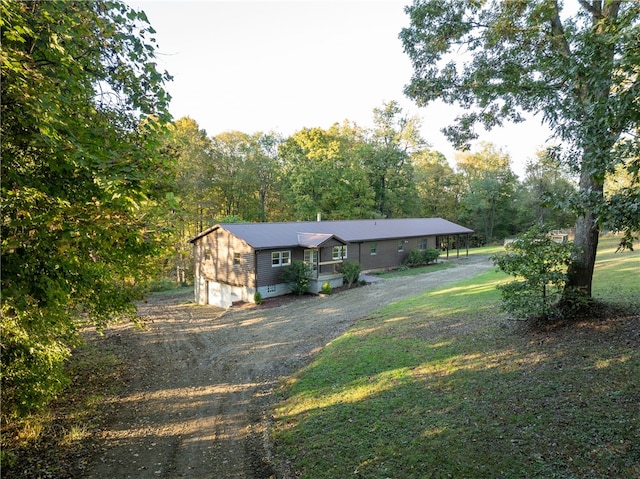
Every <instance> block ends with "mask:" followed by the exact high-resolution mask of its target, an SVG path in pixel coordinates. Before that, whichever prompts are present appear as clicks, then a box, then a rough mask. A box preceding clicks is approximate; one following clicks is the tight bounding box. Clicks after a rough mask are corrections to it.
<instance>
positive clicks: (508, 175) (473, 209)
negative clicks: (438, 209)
mask: <svg viewBox="0 0 640 479" xmlns="http://www.w3.org/2000/svg"><path fill="white" fill-rule="evenodd" d="M456 160H457V166H458V170H459V171H460V173H461V175H462V182H463V197H462V199H461V202H460V213H459V219H460V220H461V221H462V222H463V223H464V224H467V225H469V227H471V228H473V229H474V230H476V234H480V235H481V236H482V238H483V239H484V241H486V242H487V243H491V242H492V241H493V240H494V239H495V238H496V237H498V238H500V237H505V236H507V235H509V234H510V233H512V232H513V230H514V224H513V220H514V216H515V209H514V205H513V198H514V193H515V190H516V186H517V184H518V180H517V177H516V175H515V174H514V173H513V171H512V170H511V160H510V158H509V155H507V154H505V153H503V152H501V151H499V150H497V149H496V148H495V146H494V145H492V144H490V143H482V144H481V147H480V149H479V150H478V151H477V152H474V153H469V152H467V153H459V154H458V157H457V159H456Z"/></svg>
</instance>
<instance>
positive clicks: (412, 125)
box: [366, 101, 426, 218]
mask: <svg viewBox="0 0 640 479" xmlns="http://www.w3.org/2000/svg"><path fill="white" fill-rule="evenodd" d="M373 123H374V127H373V129H372V131H371V138H370V142H371V145H372V149H371V156H370V158H369V159H368V160H367V163H366V168H367V171H368V174H369V183H370V185H371V188H372V189H373V191H374V193H375V208H376V211H377V213H378V214H379V215H380V216H382V217H386V218H392V217H406V216H413V215H415V214H416V213H417V211H418V208H419V205H418V202H417V201H416V200H417V196H418V195H417V191H416V186H415V181H414V176H413V175H414V171H413V164H412V163H411V153H413V152H414V151H417V150H420V149H422V148H423V147H425V146H426V142H425V141H424V140H423V139H422V137H421V136H420V131H419V129H420V120H419V118H418V117H409V116H407V115H405V114H404V112H403V110H402V108H401V107H400V105H399V104H398V102H396V101H390V102H386V103H384V104H383V105H382V106H381V107H380V108H374V110H373Z"/></svg>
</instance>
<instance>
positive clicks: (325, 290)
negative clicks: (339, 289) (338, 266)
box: [320, 281, 333, 294]
mask: <svg viewBox="0 0 640 479" xmlns="http://www.w3.org/2000/svg"><path fill="white" fill-rule="evenodd" d="M320 291H321V292H322V294H331V293H332V292H333V288H332V287H331V285H330V284H329V281H325V282H324V284H323V285H322V289H321V290H320Z"/></svg>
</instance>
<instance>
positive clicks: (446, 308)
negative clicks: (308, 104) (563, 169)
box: [273, 239, 640, 479]
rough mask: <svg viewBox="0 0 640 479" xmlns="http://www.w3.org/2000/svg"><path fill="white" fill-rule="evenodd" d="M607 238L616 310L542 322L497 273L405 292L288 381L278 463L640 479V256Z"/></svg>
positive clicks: (606, 268) (331, 473) (358, 472)
mask: <svg viewBox="0 0 640 479" xmlns="http://www.w3.org/2000/svg"><path fill="white" fill-rule="evenodd" d="M637 249H638V248H636V251H635V252H625V253H617V254H616V253H614V250H615V239H608V240H603V241H602V247H601V249H600V253H599V254H600V256H599V261H598V265H597V267H596V268H597V272H596V277H595V284H594V296H596V298H597V299H604V300H608V301H611V302H615V303H617V304H618V305H619V306H621V307H623V309H622V310H621V309H615V308H614V309H611V310H610V312H609V313H608V314H607V315H606V316H607V317H594V318H590V319H586V320H584V321H582V322H580V323H578V324H575V325H573V326H571V327H565V328H555V329H554V328H553V327H549V328H546V329H531V328H529V327H528V325H527V324H526V323H522V322H515V321H511V320H508V319H507V318H506V317H505V315H504V314H503V313H502V312H501V311H500V308H499V306H500V305H499V293H498V292H497V291H496V290H495V285H496V284H498V283H499V282H501V281H504V280H505V276H503V275H502V274H500V273H498V272H495V271H489V272H487V273H484V274H482V275H480V276H477V277H475V278H473V279H472V280H467V281H463V282H461V283H457V284H455V285H453V286H451V285H449V286H445V287H443V288H440V289H439V290H435V291H429V292H426V293H424V294H423V295H421V296H417V297H414V298H410V299H406V300H402V301H398V302H396V303H393V304H391V305H389V306H388V307H385V308H383V309H382V310H379V311H377V312H375V313H372V314H370V315H369V316H368V317H367V318H365V319H362V320H360V321H359V322H358V323H356V325H355V326H354V327H353V328H352V329H351V330H349V331H348V332H347V333H346V334H344V335H342V336H341V337H339V338H337V339H336V340H334V341H333V342H332V343H330V344H329V345H328V347H327V348H325V350H323V351H322V353H321V354H320V355H319V356H318V357H317V358H316V360H315V361H313V363H311V364H310V365H309V366H308V367H306V368H305V369H304V370H303V371H301V372H300V373H299V374H297V375H296V376H295V377H293V378H292V379H291V380H290V381H289V382H288V384H287V385H286V387H285V388H284V389H283V390H282V391H281V395H282V399H281V402H280V403H279V404H278V407H277V408H276V409H275V429H274V431H273V436H274V438H275V441H276V445H277V451H278V459H279V461H280V463H281V465H282V466H281V467H282V468H283V469H284V470H288V473H289V474H290V475H295V476H296V477H300V478H314V479H317V478H344V477H363V478H381V479H384V478H448V477H453V478H462V477H464V478H482V479H484V478H488V477H491V478H498V477H508V478H536V477H537V478H551V477H555V478H567V479H568V478H581V479H584V478H594V479H595V478H611V479H613V478H616V479H619V478H623V479H624V478H629V479H637V478H638V477H640V421H639V420H638V418H639V417H640V416H639V414H640V410H639V404H640V381H638V379H637V378H639V377H640V282H639V281H638V276H639V273H640V252H638V251H637Z"/></svg>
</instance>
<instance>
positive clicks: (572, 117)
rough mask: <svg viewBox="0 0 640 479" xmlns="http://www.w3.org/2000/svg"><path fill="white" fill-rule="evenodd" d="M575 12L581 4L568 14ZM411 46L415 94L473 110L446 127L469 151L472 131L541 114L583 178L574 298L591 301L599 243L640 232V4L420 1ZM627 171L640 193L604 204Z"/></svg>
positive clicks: (628, 242) (412, 10)
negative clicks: (612, 234)
mask: <svg viewBox="0 0 640 479" xmlns="http://www.w3.org/2000/svg"><path fill="white" fill-rule="evenodd" d="M569 4H571V5H572V6H575V9H574V11H568V7H569ZM406 11H407V13H408V14H409V16H410V26H409V27H407V28H405V29H403V30H402V32H401V38H402V41H403V44H404V49H405V51H406V52H407V54H408V55H409V57H410V58H411V61H412V63H413V67H414V75H413V78H412V80H411V83H410V84H409V85H408V86H407V87H406V90H405V91H406V93H407V94H408V95H409V97H411V98H413V99H414V100H416V101H417V102H418V104H420V105H425V104H427V103H429V102H431V101H433V100H442V101H444V102H446V103H448V104H458V105H461V106H462V107H463V108H464V109H465V113H464V114H462V115H461V116H460V117H459V118H458V119H457V121H456V123H455V125H453V126H451V127H449V128H447V129H446V133H447V135H448V136H449V138H450V139H451V140H452V141H453V142H454V143H455V144H456V145H458V146H460V147H462V146H463V145H465V144H467V142H468V140H469V139H471V138H474V137H476V136H477V134H476V133H475V132H474V130H473V128H474V126H475V125H476V124H478V123H480V124H482V125H484V126H485V127H486V128H491V127H494V126H498V125H501V124H502V123H503V122H504V121H521V120H523V118H524V116H523V113H524V112H535V113H540V114H541V117H542V119H543V121H544V122H545V123H546V124H547V125H548V126H549V127H550V128H551V129H552V131H553V132H554V134H555V136H556V137H557V139H558V140H559V141H561V142H562V147H563V148H562V149H561V150H559V153H560V155H559V156H561V158H562V159H563V161H565V162H566V163H567V164H568V165H569V166H570V167H571V169H572V171H574V172H575V173H576V174H577V176H578V177H579V189H578V193H577V195H576V197H575V199H574V201H573V204H572V206H573V208H574V209H575V211H576V212H577V214H578V219H577V221H576V236H575V246H576V248H575V252H574V255H573V257H572V261H571V264H570V265H569V270H568V281H567V287H566V289H565V293H566V299H567V301H570V300H571V299H570V297H573V296H575V295H579V296H584V297H587V298H589V297H590V296H591V285H592V280H593V269H594V265H595V258H596V251H597V246H598V234H599V232H600V229H601V228H603V227H605V228H611V229H617V230H621V231H623V232H624V233H625V236H624V240H623V245H624V246H629V247H631V246H632V239H633V237H634V235H636V234H637V232H638V230H639V229H640V215H638V214H629V212H631V211H635V212H637V211H638V208H639V207H640V186H639V185H640V177H639V175H640V173H639V172H640V142H639V141H638V133H639V132H640V130H639V127H638V125H639V124H640V108H639V106H638V87H639V82H640V80H639V76H638V65H639V64H640V21H639V19H640V2H627V1H621V0H606V1H602V0H580V1H578V2H566V8H565V7H564V6H563V4H562V3H561V2H559V1H557V0H531V1H509V2H507V1H497V0H494V1H487V2H472V1H462V0H416V1H415V2H414V3H413V5H411V6H409V7H407V8H406ZM619 164H624V165H625V167H626V168H627V171H628V172H629V173H630V174H631V176H632V177H633V183H632V187H630V188H628V189H625V190H623V191H622V192H621V193H620V194H618V195H614V196H611V197H605V195H604V192H603V189H604V183H605V178H606V177H607V175H609V174H611V172H612V171H614V170H615V168H616V166H617V165H619Z"/></svg>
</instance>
